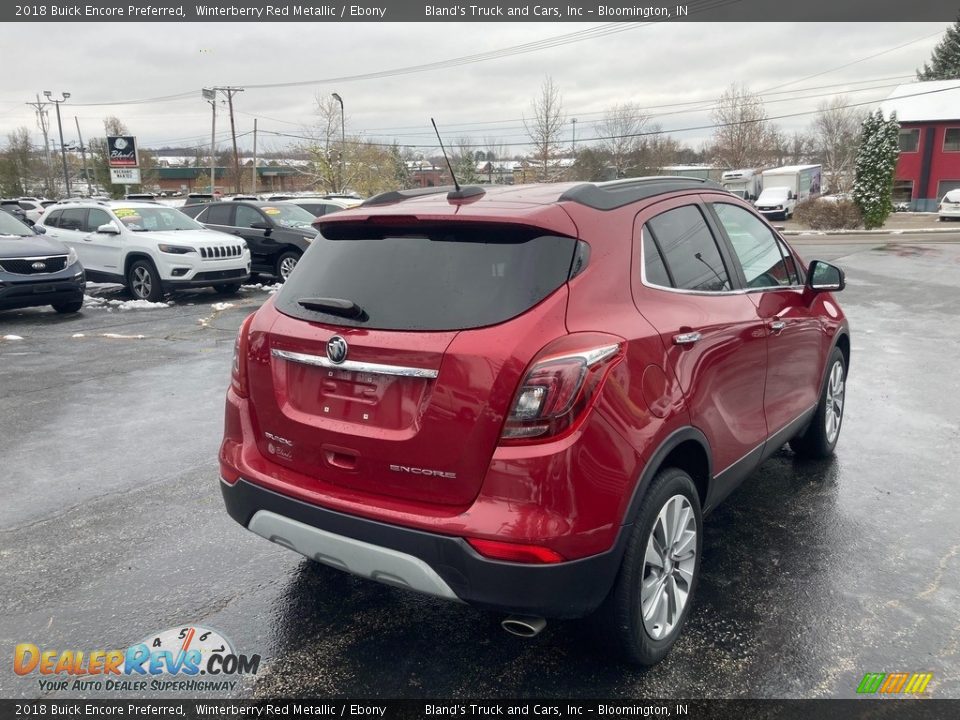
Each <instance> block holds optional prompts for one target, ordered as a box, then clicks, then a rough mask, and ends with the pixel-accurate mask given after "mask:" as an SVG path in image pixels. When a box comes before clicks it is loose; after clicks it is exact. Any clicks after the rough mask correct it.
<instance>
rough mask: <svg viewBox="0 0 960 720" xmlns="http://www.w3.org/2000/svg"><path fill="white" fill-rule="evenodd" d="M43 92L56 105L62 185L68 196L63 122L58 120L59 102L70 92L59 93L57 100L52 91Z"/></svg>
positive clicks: (65, 99)
mask: <svg viewBox="0 0 960 720" xmlns="http://www.w3.org/2000/svg"><path fill="white" fill-rule="evenodd" d="M43 94H44V95H45V96H46V98H47V100H49V101H50V102H52V103H53V104H54V105H56V106H57V129H58V130H59V131H60V157H61V158H63V185H64V188H65V190H66V197H70V173H69V172H68V171H67V148H66V147H64V145H63V122H62V121H61V120H60V103H63V102H66V101H67V100H68V99H69V98H70V93H68V92H65V93H61V95H62V96H63V97H62V98H60V99H59V100H54V99H53V93H52V92H50V91H49V90H44V91H43Z"/></svg>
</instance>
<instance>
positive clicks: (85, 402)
mask: <svg viewBox="0 0 960 720" xmlns="http://www.w3.org/2000/svg"><path fill="white" fill-rule="evenodd" d="M890 239H891V237H886V238H885V237H878V236H862V237H849V238H843V239H837V238H828V237H820V236H811V237H799V238H792V240H793V241H794V244H795V246H796V247H797V248H798V250H799V251H800V253H801V254H802V255H804V256H805V257H806V258H808V259H810V258H814V257H818V258H823V259H828V260H835V261H836V262H837V263H838V264H839V265H840V266H841V267H843V268H844V269H845V271H846V273H847V282H848V285H847V289H846V290H845V291H844V292H843V293H842V295H841V297H840V300H841V302H842V304H843V306H844V310H845V311H846V313H847V315H848V317H849V319H850V324H851V330H852V338H853V354H852V362H851V374H850V381H849V385H848V395H847V408H846V416H845V420H844V427H843V432H842V434H841V438H840V444H839V446H838V449H837V455H836V457H835V458H834V459H831V460H829V461H824V462H822V463H815V464H813V463H799V462H796V461H795V460H794V458H793V455H792V454H791V452H790V451H789V450H788V449H783V450H782V451H781V452H780V453H779V454H778V455H776V456H774V457H773V458H771V459H770V460H769V461H767V462H766V463H765V464H764V465H763V466H762V468H761V469H760V471H759V472H758V473H757V474H755V475H754V476H753V477H752V478H751V479H749V480H748V481H747V482H745V483H744V485H743V486H742V487H741V488H740V489H739V490H738V491H737V492H736V493H735V494H734V495H733V496H731V497H730V498H729V499H728V500H727V501H726V502H725V503H724V504H723V505H721V506H720V508H719V509H718V510H717V511H716V512H715V513H714V514H713V515H711V516H710V517H709V518H708V519H707V521H706V539H705V542H704V550H703V552H704V558H703V574H702V577H701V581H700V586H699V589H698V595H697V597H696V600H695V606H694V610H693V613H692V615H691V618H690V621H689V624H688V626H687V628H686V630H685V631H684V634H683V636H682V637H681V639H680V641H679V643H678V645H677V647H676V648H675V650H674V651H673V653H672V654H671V655H670V656H668V658H667V659H666V661H664V662H663V663H662V664H660V665H658V666H656V667H655V668H653V669H651V670H648V671H640V670H636V669H632V668H629V667H626V666H623V665H620V664H618V663H616V662H615V661H613V660H610V659H608V657H607V655H606V653H605V649H604V648H603V647H602V646H599V645H597V644H595V643H594V641H593V640H592V639H591V636H590V630H589V626H588V625H587V624H585V623H581V622H562V623H561V622H555V623H551V624H549V625H548V627H547V629H546V630H545V631H544V632H543V633H542V634H540V635H539V636H538V637H536V638H535V639H532V640H522V639H520V638H516V637H512V636H509V635H507V634H506V633H504V632H503V631H502V630H501V629H500V627H499V621H500V619H501V618H500V617H499V616H496V615H493V614H487V613H482V612H478V611H475V610H472V609H470V608H468V607H465V606H461V605H454V604H447V603H444V602H442V601H438V600H434V599H431V598H425V597H420V596H415V595H411V594H408V593H406V592H405V591H402V590H397V589H393V588H389V587H386V586H382V585H378V584H375V583H372V582H368V581H364V580H358V579H355V578H352V577H350V576H347V575H344V574H341V573H339V572H338V571H336V570H332V569H328V568H325V567H322V566H318V565H315V564H313V563H311V562H308V561H306V560H304V559H303V558H301V557H299V556H297V555H295V554H293V553H291V552H289V551H287V550H285V549H283V548H281V547H278V546H275V545H272V544H270V543H268V542H265V541H263V540H262V539H260V538H258V537H256V536H254V535H253V534H251V533H249V532H246V531H244V530H242V529H241V528H240V527H239V526H237V525H236V524H235V523H234V522H233V520H231V519H230V518H229V517H228V516H227V514H226V512H225V511H224V510H223V507H222V501H221V498H220V491H219V488H218V482H217V462H216V455H217V448H218V445H219V441H220V432H221V422H222V399H223V393H224V391H225V387H226V385H227V382H228V377H229V369H230V357H231V352H232V346H233V341H234V336H235V333H236V330H237V328H238V326H239V324H240V322H241V320H242V319H243V318H244V317H245V316H246V315H247V314H248V313H250V312H252V311H253V310H255V309H256V308H257V307H258V306H259V305H260V303H262V302H263V301H264V300H265V299H266V298H267V296H268V295H267V293H268V292H269V290H266V289H263V288H257V287H246V288H244V289H243V290H242V291H241V293H240V295H238V296H237V297H236V298H223V297H220V296H218V295H216V294H214V293H213V292H212V291H209V290H203V291H197V292H192V293H182V294H179V295H177V296H176V298H175V299H174V302H173V304H172V305H170V306H168V307H161V308H152V309H124V307H125V306H123V305H122V303H123V301H125V300H127V299H128V296H126V295H125V294H124V293H123V291H122V290H121V289H120V287H119V286H97V287H95V288H92V289H91V290H90V291H89V292H90V294H91V295H93V296H95V297H96V298H97V300H95V301H94V302H93V304H92V305H90V304H88V307H86V308H85V309H84V311H83V312H82V313H81V314H79V315H76V316H70V317H67V316H58V315H55V314H54V313H53V312H52V311H49V310H48V309H30V310H23V311H8V312H2V313H0V387H2V388H3V392H2V395H0V457H2V458H3V469H4V472H3V474H2V476H0V496H2V497H3V502H2V503H0V587H3V589H4V593H3V594H4V608H5V611H6V612H5V613H3V614H2V616H0V646H2V647H6V648H10V647H12V646H13V645H14V644H16V643H18V642H33V643H36V644H38V645H42V646H47V647H56V648H58V649H61V650H62V649H67V648H68V647H69V648H112V647H125V646H127V645H129V644H131V643H133V642H136V641H138V640H140V639H142V638H143V637H145V636H147V635H148V634H149V633H153V632H155V631H159V630H161V629H165V628H169V627H174V626H178V625H181V624H184V623H192V624H193V623H195V624H199V625H203V626H205V627H212V628H216V629H217V630H219V631H221V632H222V633H223V634H224V635H225V636H226V637H228V638H230V639H231V640H232V641H233V644H234V647H235V648H236V649H238V650H239V651H242V652H244V653H260V654H261V655H262V656H263V658H264V663H263V665H262V666H261V668H260V672H259V673H258V674H257V675H256V676H255V677H253V676H249V677H248V678H247V680H246V681H244V682H241V683H240V684H238V685H237V686H236V688H235V689H234V690H233V691H232V693H231V694H232V695H234V696H241V697H250V696H253V697H257V696H263V697H275V696H332V695H340V696H356V697H377V696H379V697H446V698H456V697H544V696H547V697H549V696H557V697H606V698H611V699H613V698H621V697H635V698H639V697H648V698H649V697H668V696H669V697H677V696H679V697H691V698H693V697H739V696H750V697H785V696H786V697H850V696H853V695H854V694H855V689H856V686H857V683H858V682H859V680H860V678H862V677H863V675H864V673H866V672H897V671H904V672H920V671H927V672H933V673H934V680H933V682H932V683H931V686H930V691H931V694H932V695H933V696H934V697H960V680H958V677H960V622H958V614H957V598H958V594H960V533H958V523H957V520H956V507H957V503H958V499H960V498H958V495H960V491H958V489H957V487H958V486H957V482H956V468H957V467H958V466H960V449H958V448H960V413H958V410H957V408H958V407H960V389H958V388H960V383H958V382H957V381H956V370H957V356H958V353H960V338H958V336H957V327H958V323H957V307H958V306H960V232H958V233H956V234H955V235H954V234H949V235H945V234H938V235H937V236H936V238H935V241H933V240H931V238H930V237H929V236H927V237H926V238H924V237H920V236H916V237H912V236H909V235H900V236H894V237H893V238H892V239H893V240H894V242H893V243H886V242H885V241H886V240H890ZM111 301H113V302H111ZM14 338H19V339H14ZM39 694H40V693H39V691H38V687H37V684H36V680H35V678H29V679H28V678H24V679H21V678H17V677H15V676H14V675H13V674H12V673H0V695H2V696H4V697H34V696H38V695H39ZM73 696H76V694H74V695H73Z"/></svg>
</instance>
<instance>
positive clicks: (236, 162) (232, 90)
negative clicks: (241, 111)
mask: <svg viewBox="0 0 960 720" xmlns="http://www.w3.org/2000/svg"><path fill="white" fill-rule="evenodd" d="M214 90H219V91H220V92H222V93H223V94H224V95H226V96H227V107H228V108H229V110H230V135H231V137H232V138H233V177H234V178H235V182H236V188H235V190H236V191H237V192H240V186H241V183H240V155H239V153H238V152H237V126H236V124H235V123H234V120H233V96H234V95H236V94H237V93H238V92H243V88H240V87H218V88H214Z"/></svg>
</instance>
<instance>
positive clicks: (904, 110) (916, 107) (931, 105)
mask: <svg viewBox="0 0 960 720" xmlns="http://www.w3.org/2000/svg"><path fill="white" fill-rule="evenodd" d="M880 109H881V110H882V111H883V115H884V117H889V115H890V113H892V112H895V113H897V120H899V121H900V122H931V121H933V122H936V121H938V120H960V80H932V81H929V82H912V83H906V84H905V85H898V86H897V87H896V89H894V91H893V92H892V93H890V95H889V96H888V97H887V99H886V100H884V101H883V103H881V105H880Z"/></svg>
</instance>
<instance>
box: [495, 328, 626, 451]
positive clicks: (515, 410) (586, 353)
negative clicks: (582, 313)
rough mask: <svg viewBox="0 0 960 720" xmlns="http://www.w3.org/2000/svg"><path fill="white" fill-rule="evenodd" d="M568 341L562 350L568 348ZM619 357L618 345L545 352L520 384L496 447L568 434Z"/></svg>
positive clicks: (620, 346)
mask: <svg viewBox="0 0 960 720" xmlns="http://www.w3.org/2000/svg"><path fill="white" fill-rule="evenodd" d="M569 337H572V336H568V338H567V339H564V341H563V342H564V344H569V342H570V340H569ZM599 337H600V338H602V339H604V340H607V339H609V340H616V338H613V337H612V336H599ZM596 338H598V336H597V335H591V336H590V339H596ZM622 357H623V343H622V342H616V341H615V342H609V343H605V344H603V345H596V344H592V345H590V346H589V347H585V348H583V349H578V350H574V351H570V350H569V349H564V350H560V349H556V350H554V351H553V352H551V351H550V348H547V350H545V351H543V352H541V353H540V355H539V356H538V357H537V358H536V360H535V361H534V363H533V365H532V366H531V367H530V369H529V370H528V371H527V374H526V377H524V379H523V382H522V383H520V388H519V389H518V390H517V394H516V396H515V397H514V400H513V405H512V406H511V409H510V414H509V415H508V416H507V421H506V423H505V424H504V426H503V432H502V433H501V443H502V444H505V445H516V444H525V443H529V442H539V441H543V440H545V439H552V438H554V437H556V436H557V435H560V434H562V433H564V432H565V431H567V430H570V429H571V428H572V427H574V425H575V424H576V423H577V421H578V420H579V419H580V418H582V417H583V416H584V415H585V414H586V411H587V410H588V409H589V408H590V405H591V404H592V402H593V398H594V397H595V396H596V394H597V392H598V391H599V389H600V387H601V386H602V384H603V380H604V379H605V378H606V376H607V373H608V372H609V371H610V369H611V368H612V367H613V366H614V365H616V364H617V363H618V362H619V361H620V360H621V359H622Z"/></svg>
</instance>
